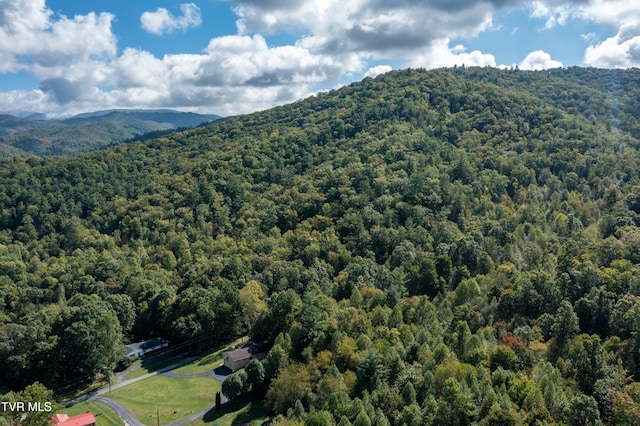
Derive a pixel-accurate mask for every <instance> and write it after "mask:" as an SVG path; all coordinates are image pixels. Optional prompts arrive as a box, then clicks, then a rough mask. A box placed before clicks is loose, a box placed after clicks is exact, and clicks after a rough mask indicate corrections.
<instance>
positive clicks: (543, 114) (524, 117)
mask: <svg viewBox="0 0 640 426" xmlns="http://www.w3.org/2000/svg"><path fill="white" fill-rule="evenodd" d="M638 82H640V71H638V70H628V71H607V70H591V69H590V70H585V69H569V70H553V71H551V72H548V71H544V72H525V71H507V70H496V69H488V68H482V69H481V68H456V69H445V70H434V71H423V70H404V71H399V72H392V73H389V74H386V75H383V76H379V77H377V78H375V79H370V78H368V79H365V80H364V81H362V82H359V83H356V84H353V85H351V86H348V87H344V88H342V89H340V90H336V91H331V92H328V93H322V94H319V95H317V96H314V97H312V98H309V99H306V100H303V101H300V102H297V103H294V104H291V105H287V106H283V107H279V108H275V109H272V110H269V111H265V112H260V113H255V114H251V115H247V116H243V117H239V118H237V119H233V120H229V121H225V122H221V123H216V124H213V125H210V126H207V127H200V128H197V129H193V130H188V131H184V132H180V133H174V134H171V135H168V136H166V137H162V138H159V139H154V140H148V141H144V142H140V143H134V144H127V145H119V146H117V147H114V148H111V149H108V150H104V151H100V152H95V153H91V154H81V155H76V156H73V157H67V158H48V159H37V158H29V159H22V158H11V159H3V160H1V161H0V182H1V184H2V190H1V191H0V229H1V231H0V309H1V311H0V383H5V384H7V387H8V388H11V389H16V390H19V389H21V388H22V387H24V386H26V385H28V384H30V383H32V382H34V381H36V380H37V381H40V382H42V383H44V384H45V385H47V386H48V387H50V388H52V389H53V390H54V391H57V392H60V391H61V390H62V389H64V388H65V386H66V385H77V384H80V383H82V381H83V380H89V379H91V378H93V377H95V375H96V374H98V373H99V372H100V371H102V370H104V369H105V366H108V365H113V363H115V361H116V360H117V358H118V356H119V353H120V348H119V342H120V341H121V338H122V337H124V338H126V339H130V340H137V339H144V338H147V337H150V336H163V337H165V338H167V339H169V340H170V341H171V342H172V343H178V342H188V341H192V340H193V339H197V338H203V336H206V337H205V338H203V339H200V340H199V341H198V342H199V346H200V347H202V346H203V345H204V346H206V345H207V344H208V343H209V342H210V344H211V345H213V344H214V343H216V342H219V341H226V340H228V339H230V338H231V337H233V336H237V335H240V334H243V333H247V332H250V333H251V334H252V335H253V336H254V338H255V339H258V340H264V341H266V342H269V343H271V344H274V346H273V348H272V349H271V351H270V354H269V356H268V357H267V358H266V359H265V360H264V361H263V362H253V364H252V366H251V368H247V371H246V372H244V371H243V372H240V373H236V374H235V375H233V376H232V377H233V378H232V379H231V382H229V383H230V384H227V385H226V386H225V388H223V390H226V393H227V394H228V396H231V397H240V396H241V395H242V394H244V393H253V394H254V395H257V396H259V397H260V396H262V395H264V401H265V404H266V406H267V407H268V408H269V409H270V410H272V411H273V413H274V415H280V417H278V419H277V420H276V423H278V422H279V424H302V423H304V422H306V423H307V424H313V425H316V424H318V425H321V424H322V425H324V424H329V425H330V424H340V425H349V424H353V425H388V424H391V425H402V424H406V425H423V424H437V425H448V424H450V425H461V424H470V423H473V422H478V423H479V424H501V425H509V424H514V425H515V424H536V425H537V424H540V425H542V424H562V423H564V424H570V425H574V424H575V425H582V424H600V422H603V423H605V424H616V425H618V424H639V423H640V382H639V381H640V299H639V298H638V297H639V296H640V281H639V277H640V269H639V264H640V228H639V226H640V176H639V171H640V155H639V154H640V152H639V149H640V141H639V139H638V137H640V131H639V129H640V127H638V115H639V114H638V113H639V110H638V104H637V103H638V99H640V98H639V95H640V91H639V90H638V87H637V83H638ZM96 331H97V332H96ZM203 342H204V343H203ZM234 384H235V385H234Z"/></svg>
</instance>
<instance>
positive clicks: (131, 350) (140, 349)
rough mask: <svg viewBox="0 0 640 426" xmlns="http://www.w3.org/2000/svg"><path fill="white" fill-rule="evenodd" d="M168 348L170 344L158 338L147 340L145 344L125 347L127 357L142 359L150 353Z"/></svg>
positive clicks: (139, 343)
mask: <svg viewBox="0 0 640 426" xmlns="http://www.w3.org/2000/svg"><path fill="white" fill-rule="evenodd" d="M167 346H169V342H167V341H166V340H164V339H162V338H160V337H156V338H155V339H151V340H145V341H144V342H137V343H131V344H130V345H125V346H124V347H125V356H128V357H138V358H140V357H143V356H145V355H146V354H148V353H149V352H152V351H155V350H158V349H161V348H165V347H167Z"/></svg>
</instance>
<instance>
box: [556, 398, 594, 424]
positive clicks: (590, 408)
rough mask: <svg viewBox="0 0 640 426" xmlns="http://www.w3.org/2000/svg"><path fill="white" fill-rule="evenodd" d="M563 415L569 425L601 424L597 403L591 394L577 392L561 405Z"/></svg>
mask: <svg viewBox="0 0 640 426" xmlns="http://www.w3.org/2000/svg"><path fill="white" fill-rule="evenodd" d="M563 408H564V409H563V412H564V417H565V420H566V422H567V424H568V425H569V426H582V425H594V426H595V425H601V424H602V421H600V412H599V411H598V404H597V403H596V400H595V399H593V397H591V396H587V395H584V394H578V395H576V396H574V397H573V398H571V400H569V402H568V403H567V404H566V405H565V406H564V407H563Z"/></svg>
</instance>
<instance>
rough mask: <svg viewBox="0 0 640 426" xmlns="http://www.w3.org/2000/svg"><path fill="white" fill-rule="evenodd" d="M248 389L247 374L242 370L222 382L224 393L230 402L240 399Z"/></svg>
mask: <svg viewBox="0 0 640 426" xmlns="http://www.w3.org/2000/svg"><path fill="white" fill-rule="evenodd" d="M246 389H247V374H246V373H245V372H244V370H240V371H238V372H235V373H233V374H230V375H228V376H227V378H226V379H225V380H224V382H222V393H223V394H224V396H226V397H227V398H229V399H230V400H234V399H237V398H240V397H241V396H242V395H244V393H245V391H246Z"/></svg>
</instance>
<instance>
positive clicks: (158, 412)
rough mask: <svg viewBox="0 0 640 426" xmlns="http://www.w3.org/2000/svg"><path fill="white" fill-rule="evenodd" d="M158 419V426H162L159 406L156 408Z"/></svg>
mask: <svg viewBox="0 0 640 426" xmlns="http://www.w3.org/2000/svg"><path fill="white" fill-rule="evenodd" d="M156 419H158V426H160V411H158V406H156Z"/></svg>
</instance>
